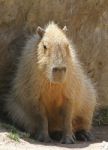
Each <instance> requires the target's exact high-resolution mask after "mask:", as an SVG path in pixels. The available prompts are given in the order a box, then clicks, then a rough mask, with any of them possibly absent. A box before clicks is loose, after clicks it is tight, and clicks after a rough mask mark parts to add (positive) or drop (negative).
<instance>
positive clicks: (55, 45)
mask: <svg viewBox="0 0 108 150" xmlns="http://www.w3.org/2000/svg"><path fill="white" fill-rule="evenodd" d="M65 32H66V27H64V28H63V29H60V28H59V27H58V26H57V25H56V24H54V23H50V24H49V25H48V26H47V27H46V28H45V29H42V28H41V27H38V28H37V33H38V34H39V36H40V37H41V40H40V42H39V44H38V52H37V53H38V65H39V68H40V69H41V70H42V71H43V73H44V75H45V77H46V78H47V79H48V80H49V81H50V82H53V83H63V82H64V81H65V79H66V76H67V73H68V70H69V61H70V60H71V47H70V43H69V40H68V39H67V37H66V35H65Z"/></svg>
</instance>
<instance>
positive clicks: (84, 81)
mask: <svg viewBox="0 0 108 150" xmlns="http://www.w3.org/2000/svg"><path fill="white" fill-rule="evenodd" d="M95 104H96V92H95V89H94V86H93V85H92V83H91V81H90V79H89V78H88V77H87V75H86V74H85V73H84V70H83V68H82V66H81V63H80V62H79V60H78V56H77V54H76V50H75V49H74V48H73V44H72V43H71V41H70V40H69V39H68V38H67V35H66V27H64V28H63V29H60V28H59V27H58V25H56V24H55V23H54V22H51V23H49V24H48V25H47V26H46V27H45V28H44V29H42V28H41V27H38V28H37V34H36V35H34V36H32V37H31V38H30V39H29V40H28V41H27V43H26V46H25V47H24V49H23V52H22V54H21V57H20V58H19V63H18V66H17V71H16V74H15V78H14V80H13V83H12V89H11V92H10V94H9V95H8V96H7V99H6V111H7V112H8V114H9V116H10V117H11V119H12V120H13V121H14V122H15V123H17V124H18V125H19V126H21V127H23V128H24V129H25V130H26V131H27V132H29V133H31V134H33V135H35V137H36V139H37V140H39V141H44V142H50V141H51V138H50V136H49V133H50V132H54V131H61V132H62V138H61V143H74V142H75V139H79V140H89V139H90V135H89V132H90V128H91V124H92V117H93V112H94V109H95ZM75 136H76V137H75Z"/></svg>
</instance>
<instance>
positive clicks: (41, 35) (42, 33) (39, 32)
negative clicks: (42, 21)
mask: <svg viewBox="0 0 108 150" xmlns="http://www.w3.org/2000/svg"><path fill="white" fill-rule="evenodd" d="M37 33H38V35H39V36H40V37H41V38H42V37H43V35H44V33H45V30H44V29H43V28H41V27H40V26H38V27H37Z"/></svg>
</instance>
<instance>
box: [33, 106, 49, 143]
mask: <svg viewBox="0 0 108 150" xmlns="http://www.w3.org/2000/svg"><path fill="white" fill-rule="evenodd" d="M37 124H38V128H37V129H38V131H37V133H36V135H35V138H36V140H38V141H40V142H51V139H50V137H49V133H48V119H47V116H46V112H45V108H44V106H43V105H42V104H41V105H40V108H39V112H38V115H37Z"/></svg>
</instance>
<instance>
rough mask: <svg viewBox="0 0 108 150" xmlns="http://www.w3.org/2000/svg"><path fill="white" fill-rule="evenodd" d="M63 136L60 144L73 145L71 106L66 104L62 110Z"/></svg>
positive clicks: (69, 103)
mask: <svg viewBox="0 0 108 150" xmlns="http://www.w3.org/2000/svg"><path fill="white" fill-rule="evenodd" d="M63 118H64V121H63V136H62V139H61V143H63V144H73V143H75V136H74V133H73V131H72V104H71V102H68V103H67V104H65V106H64V109H63Z"/></svg>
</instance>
